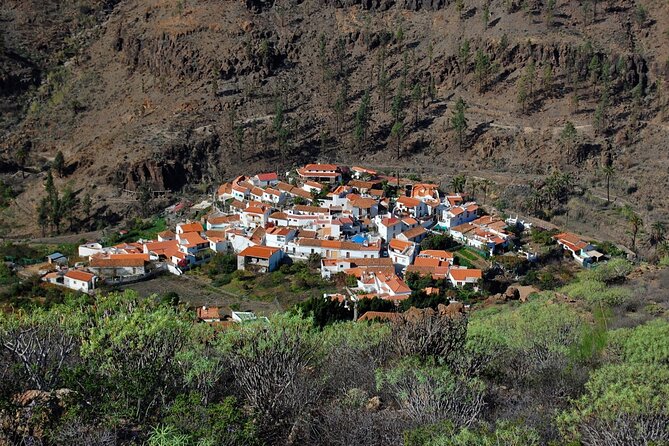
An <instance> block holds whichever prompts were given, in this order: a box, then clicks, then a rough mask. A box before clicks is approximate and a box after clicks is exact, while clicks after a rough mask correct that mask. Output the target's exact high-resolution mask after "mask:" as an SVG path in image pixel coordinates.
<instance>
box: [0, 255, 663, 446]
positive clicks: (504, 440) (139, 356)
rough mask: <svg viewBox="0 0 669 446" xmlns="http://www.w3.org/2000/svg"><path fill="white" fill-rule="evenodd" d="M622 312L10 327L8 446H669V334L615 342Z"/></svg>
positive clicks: (124, 315)
mask: <svg viewBox="0 0 669 446" xmlns="http://www.w3.org/2000/svg"><path fill="white" fill-rule="evenodd" d="M615 266H616V265H615V264H613V262H612V264H609V269H611V268H614V267H615ZM615 271H617V270H615ZM613 275H614V276H615V274H613ZM579 280H580V282H579V284H581V283H583V282H586V281H590V282H592V283H596V282H598V281H601V282H602V283H606V282H607V281H609V280H612V276H611V274H610V271H609V270H604V269H600V270H594V271H592V272H588V273H584V274H583V275H582V276H581V277H579ZM574 288H575V289H578V286H577V284H575V285H574ZM590 289H592V290H594V291H593V292H595V293H597V292H598V291H597V290H598V288H597V286H591V287H590ZM566 292H574V293H575V294H574V295H577V294H578V293H576V292H575V291H573V290H571V289H567V290H566ZM591 302H596V303H597V304H598V309H596V311H594V312H590V311H587V310H585V309H584V308H587V307H588V305H589V304H590V303H591ZM609 302H610V299H609V296H608V294H607V293H605V297H598V296H590V297H588V298H587V299H585V304H586V305H585V306H582V305H569V304H566V303H564V302H563V301H562V300H560V299H558V298H556V295H555V294H554V293H552V292H544V293H541V294H538V295H535V296H534V297H533V298H531V299H530V301H529V302H527V303H524V304H520V303H518V302H515V303H509V304H505V305H496V306H493V307H490V308H487V309H482V310H477V311H474V312H472V313H471V314H470V315H469V316H468V317H464V316H463V317H460V318H454V319H451V318H447V317H441V316H437V315H435V316H429V315H423V316H422V317H420V318H417V319H411V320H409V319H401V320H399V321H396V322H393V323H391V324H381V323H353V322H334V323H331V322H333V321H334V320H336V318H333V319H332V320H329V321H325V322H323V323H319V324H315V323H314V322H313V319H312V318H311V317H305V316H303V315H302V314H303V313H302V310H296V311H293V312H290V313H285V314H277V315H275V316H274V317H272V318H271V319H270V322H269V323H265V322H256V323H247V324H242V325H237V326H236V327H235V328H231V329H227V330H222V331H214V329H213V328H212V327H211V326H209V325H207V324H201V323H196V321H195V318H194V315H193V313H192V311H189V310H187V309H185V308H183V306H180V305H179V304H178V303H177V304H176V305H174V304H175V303H174V302H172V303H171V304H167V303H164V302H163V303H161V302H160V299H157V298H156V299H139V298H138V296H137V295H136V294H135V293H134V292H130V291H127V292H125V293H122V294H120V293H111V294H108V295H103V296H98V297H97V298H95V299H93V300H91V299H90V298H87V297H81V296H72V295H70V296H68V297H66V298H65V299H64V301H63V302H62V303H55V304H53V305H51V306H50V307H49V308H48V309H47V308H40V307H35V308H31V309H26V310H23V311H18V312H15V313H8V314H5V315H3V316H2V318H1V319H0V342H1V345H2V346H3V347H2V350H1V352H0V361H1V362H0V366H1V367H2V370H3V371H4V375H3V380H2V381H1V382H0V401H1V402H0V417H1V418H2V419H3V420H9V419H12V420H20V421H18V422H16V423H4V422H3V424H2V426H3V427H2V429H1V430H0V434H1V435H3V436H4V439H6V440H7V441H9V442H13V443H16V444H18V443H20V442H21V441H24V442H25V441H27V440H26V439H29V440H30V441H38V440H39V441H41V442H42V444H45V445H78V444H82V441H83V442H84V443H85V444H88V445H107V444H113V443H109V441H111V440H110V439H113V440H114V441H115V442H116V443H115V444H124V445H161V446H162V445H166V446H167V445H169V446H171V445H193V446H195V445H220V444H230V445H273V444H314V445H341V444H350V445H355V444H368V445H395V444H404V445H411V446H418V445H423V446H427V445H430V446H437V445H439V446H442V445H454V446H455V445H458V446H459V445H539V444H552V445H565V446H566V445H599V444H641V442H642V440H643V441H646V440H649V441H651V442H652V443H647V444H657V445H662V444H667V442H668V441H669V429H668V428H667V419H668V418H667V417H669V405H668V404H667V401H669V349H668V347H667V342H666V339H667V336H668V335H669V322H667V320H665V319H662V318H658V319H654V320H652V321H650V322H647V323H645V324H643V325H639V326H636V327H634V328H624V329H616V330H607V328H606V327H607V317H608V316H607V308H608V307H607V306H608V304H609ZM302 308H303V309H304V310H307V311H308V310H309V307H304V306H303V307H302ZM28 390H32V391H33V392H27V391H28ZM18 396H20V397H18ZM26 401H31V402H32V403H31V404H27V403H26ZM55 402H57V404H55ZM611 439H612V440H611ZM609 440H610V441H616V442H617V443H607V441H609Z"/></svg>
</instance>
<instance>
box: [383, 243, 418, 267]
mask: <svg viewBox="0 0 669 446" xmlns="http://www.w3.org/2000/svg"><path fill="white" fill-rule="evenodd" d="M416 251H417V249H416V244H415V243H414V242H409V241H405V240H400V239H398V238H394V239H392V240H391V241H390V243H388V256H389V257H390V259H391V260H392V262H393V263H394V264H395V265H397V266H398V267H399V269H401V270H404V269H405V268H406V267H407V266H409V265H411V263H413V260H414V258H415V257H416Z"/></svg>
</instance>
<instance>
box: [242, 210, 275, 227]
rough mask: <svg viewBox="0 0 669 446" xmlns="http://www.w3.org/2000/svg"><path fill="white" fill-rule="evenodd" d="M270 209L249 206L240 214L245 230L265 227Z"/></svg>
mask: <svg viewBox="0 0 669 446" xmlns="http://www.w3.org/2000/svg"><path fill="white" fill-rule="evenodd" d="M270 211H271V209H270V208H269V207H265V206H262V207H260V206H249V207H247V208H246V209H244V211H243V212H242V217H241V223H242V225H243V226H244V227H245V228H257V227H265V226H266V225H267V222H268V221H269V215H270Z"/></svg>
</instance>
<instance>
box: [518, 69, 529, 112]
mask: <svg viewBox="0 0 669 446" xmlns="http://www.w3.org/2000/svg"><path fill="white" fill-rule="evenodd" d="M516 95H517V99H516V100H517V101H518V104H520V107H521V110H522V111H523V113H525V110H526V108H527V99H528V96H529V95H528V93H527V79H526V78H525V76H521V77H520V79H518V91H517V93H516Z"/></svg>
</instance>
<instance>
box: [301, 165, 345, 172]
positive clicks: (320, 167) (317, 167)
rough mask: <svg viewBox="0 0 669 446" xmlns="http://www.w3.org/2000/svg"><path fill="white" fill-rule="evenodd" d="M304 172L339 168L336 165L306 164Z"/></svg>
mask: <svg viewBox="0 0 669 446" xmlns="http://www.w3.org/2000/svg"><path fill="white" fill-rule="evenodd" d="M304 170H308V171H314V172H322V171H328V170H339V166H337V165H336V164H307V165H306V166H304Z"/></svg>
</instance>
